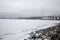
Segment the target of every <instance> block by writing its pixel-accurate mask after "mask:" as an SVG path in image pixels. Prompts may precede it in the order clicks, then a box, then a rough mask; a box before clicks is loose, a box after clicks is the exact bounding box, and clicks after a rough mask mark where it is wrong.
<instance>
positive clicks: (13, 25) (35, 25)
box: [0, 19, 60, 40]
mask: <svg viewBox="0 0 60 40" xmlns="http://www.w3.org/2000/svg"><path fill="white" fill-rule="evenodd" d="M57 23H60V20H39V19H0V40H24V39H25V38H27V37H28V34H29V33H30V32H32V31H35V30H40V29H45V28H48V27H51V26H54V25H55V24H57Z"/></svg>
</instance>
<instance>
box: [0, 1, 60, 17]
mask: <svg viewBox="0 0 60 40" xmlns="http://www.w3.org/2000/svg"><path fill="white" fill-rule="evenodd" d="M42 11H43V16H47V15H60V14H59V13H60V0H0V16H11V17H13V16H14V17H17V16H21V17H28V16H42Z"/></svg>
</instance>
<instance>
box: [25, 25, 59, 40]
mask: <svg viewBox="0 0 60 40" xmlns="http://www.w3.org/2000/svg"><path fill="white" fill-rule="evenodd" d="M25 40H26V39H25ZM27 40H60V24H57V25H56V26H52V27H49V28H46V29H41V30H36V31H35V32H31V33H30V37H28V39H27Z"/></svg>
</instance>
